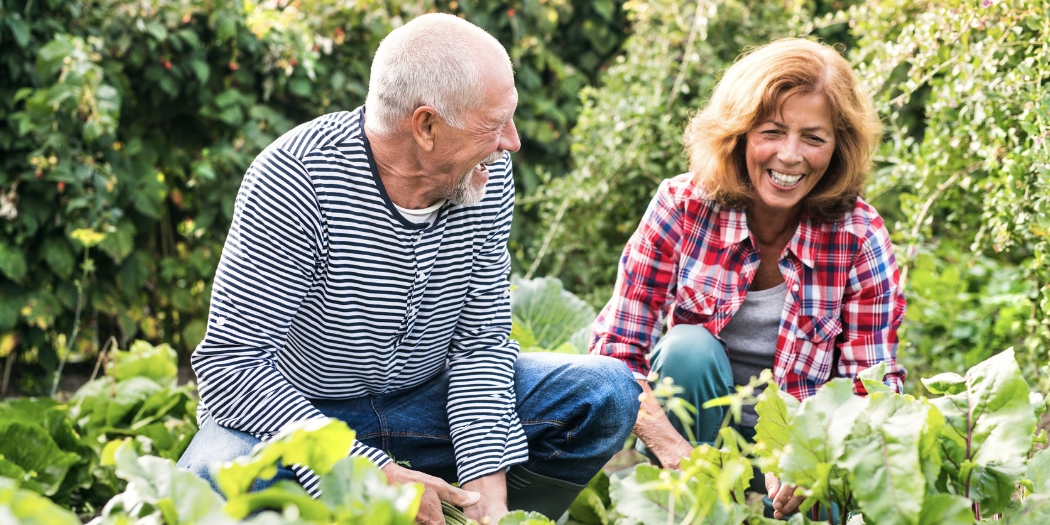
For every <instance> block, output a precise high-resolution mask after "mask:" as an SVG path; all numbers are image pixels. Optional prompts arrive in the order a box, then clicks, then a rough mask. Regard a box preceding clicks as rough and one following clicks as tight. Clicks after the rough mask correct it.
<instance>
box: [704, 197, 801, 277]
mask: <svg viewBox="0 0 1050 525" xmlns="http://www.w3.org/2000/svg"><path fill="white" fill-rule="evenodd" d="M718 219H719V223H720V226H721V229H722V246H721V247H722V248H728V247H729V246H732V245H734V244H737V243H739V242H741V241H743V240H744V239H747V238H748V237H749V236H750V234H751V230H750V229H749V228H748V227H747V213H746V212H745V211H744V209H743V208H722V209H721V210H720V211H719V217H718ZM821 227H822V225H821V224H820V223H819V221H816V220H815V219H813V218H811V217H810V216H809V214H808V213H806V212H805V211H804V210H803V212H802V217H801V218H800V219H799V223H798V228H796V229H795V235H793V236H792V237H791V240H790V241H788V245H787V248H788V250H790V251H791V253H793V254H795V257H798V259H799V260H800V261H802V264H805V265H806V266H807V267H809V268H813V266H814V264H815V261H816V258H815V255H816V243H815V242H814V240H815V238H816V236H815V235H814V233H815V230H819V229H820V228H821Z"/></svg>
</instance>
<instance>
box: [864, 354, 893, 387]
mask: <svg viewBox="0 0 1050 525" xmlns="http://www.w3.org/2000/svg"><path fill="white" fill-rule="evenodd" d="M884 377H886V363H885V362H884V361H879V364H877V365H875V366H872V367H869V368H866V369H864V370H862V371H861V372H860V373H859V374H857V379H860V380H861V383H862V384H863V385H864V390H867V392H868V393H869V394H874V393H876V392H891V390H890V387H888V386H886V383H883V382H882V379H883V378H884Z"/></svg>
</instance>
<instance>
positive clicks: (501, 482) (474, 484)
mask: <svg viewBox="0 0 1050 525" xmlns="http://www.w3.org/2000/svg"><path fill="white" fill-rule="evenodd" d="M460 488H462V489H463V490H470V491H473V492H478V493H480V494H481V497H482V499H484V500H485V501H487V502H489V504H495V503H499V504H501V505H503V506H506V505H507V474H506V469H500V470H497V471H496V472H493V473H491V474H486V475H484V476H481V477H479V478H475V479H472V480H470V481H468V482H466V483H464V484H463V485H461V486H460Z"/></svg>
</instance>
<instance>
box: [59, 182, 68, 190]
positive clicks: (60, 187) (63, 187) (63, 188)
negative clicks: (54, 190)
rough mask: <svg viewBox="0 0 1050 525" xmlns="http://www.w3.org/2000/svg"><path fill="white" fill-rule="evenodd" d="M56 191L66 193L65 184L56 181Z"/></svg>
mask: <svg viewBox="0 0 1050 525" xmlns="http://www.w3.org/2000/svg"><path fill="white" fill-rule="evenodd" d="M58 191H60V192H62V191H66V183H65V182H62V181H58Z"/></svg>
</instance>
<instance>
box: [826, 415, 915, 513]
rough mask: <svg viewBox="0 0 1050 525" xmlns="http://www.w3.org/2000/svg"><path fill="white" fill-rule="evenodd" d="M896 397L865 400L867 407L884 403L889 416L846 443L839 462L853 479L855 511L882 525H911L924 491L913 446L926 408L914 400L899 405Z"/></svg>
mask: <svg viewBox="0 0 1050 525" xmlns="http://www.w3.org/2000/svg"><path fill="white" fill-rule="evenodd" d="M901 397H903V396H896V395H882V396H880V397H878V398H874V399H872V400H871V404H872V405H877V404H882V405H887V406H888V407H890V408H889V409H890V410H892V411H893V414H892V415H890V416H889V417H888V418H886V420H885V422H884V423H882V424H879V425H873V429H874V432H873V433H872V434H871V435H870V436H869V437H868V438H867V439H866V440H865V441H864V442H862V443H859V444H854V445H852V446H851V448H850V450H849V452H848V453H847V454H846V455H845V456H844V457H843V458H842V460H841V462H840V464H839V466H840V467H841V468H846V469H849V470H850V471H851V474H852V476H853V478H854V479H855V482H854V483H853V494H854V496H855V497H856V499H857V502H858V503H859V505H860V510H861V512H863V513H864V515H865V516H872V517H877V518H878V523H879V524H885V525H916V524H917V523H918V521H919V515H920V513H921V511H922V507H923V494H924V492H925V483H926V480H925V478H924V477H923V473H922V468H921V465H920V456H919V444H920V440H921V437H922V434H923V432H924V430H926V422H927V412H928V411H929V410H930V409H931V407H930V406H929V405H927V404H925V403H921V402H918V401H914V400H912V401H911V402H910V403H904V404H900V403H898V402H897V400H898V399H900V398H901Z"/></svg>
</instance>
